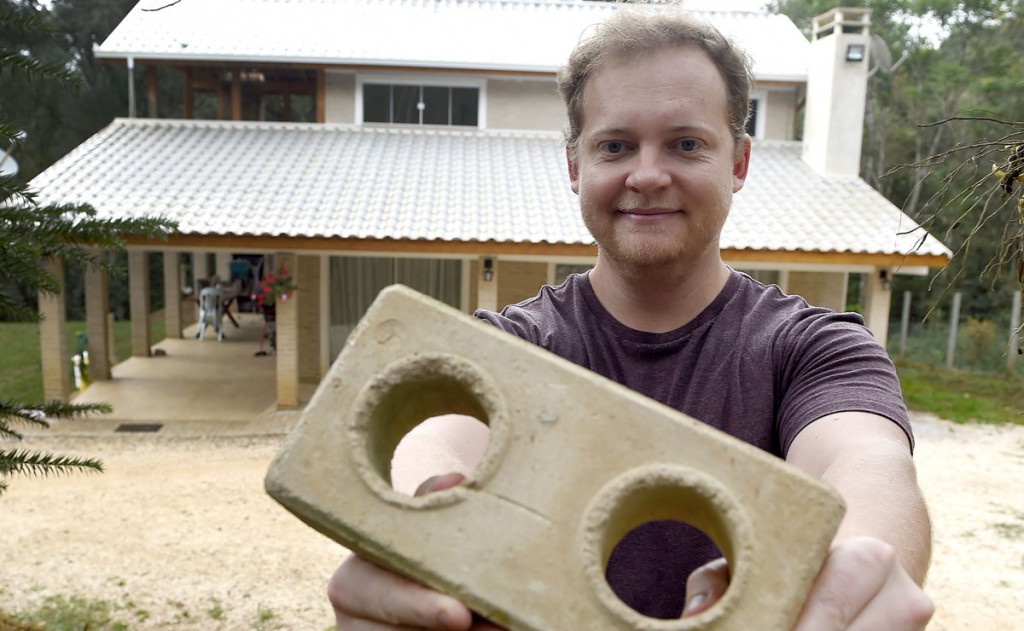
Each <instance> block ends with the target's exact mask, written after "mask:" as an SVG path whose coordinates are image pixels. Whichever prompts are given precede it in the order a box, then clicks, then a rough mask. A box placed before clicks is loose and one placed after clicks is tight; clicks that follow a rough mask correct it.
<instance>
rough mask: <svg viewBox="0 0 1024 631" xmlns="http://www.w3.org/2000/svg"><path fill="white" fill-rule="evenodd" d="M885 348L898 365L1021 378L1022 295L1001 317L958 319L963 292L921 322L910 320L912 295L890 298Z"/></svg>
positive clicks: (997, 315) (959, 317) (1022, 368)
mask: <svg viewBox="0 0 1024 631" xmlns="http://www.w3.org/2000/svg"><path fill="white" fill-rule="evenodd" d="M893 298H894V300H893V313H894V314H898V315H899V316H900V317H899V319H894V320H891V321H890V322H889V339H888V345H887V348H888V349H889V354H890V356H891V357H892V358H893V359H894V360H896V361H905V362H910V363H916V364H927V365H931V366H945V367H947V368H953V369H958V370H971V371H975V372H989V373H1003V374H1006V373H1009V374H1024V357H1022V356H1021V350H1020V330H1019V329H1020V324H1021V320H1020V312H1021V295H1020V293H1019V292H1016V293H1015V294H1014V296H1013V306H1012V307H1011V308H1010V309H1008V310H1006V312H1004V313H991V314H986V315H985V316H984V317H974V316H966V317H964V316H962V315H961V311H960V304H961V294H960V293H959V292H957V293H955V294H953V295H952V296H951V298H950V299H949V304H948V305H944V308H943V309H942V310H936V311H935V312H934V313H933V314H932V315H931V316H929V317H928V318H927V319H925V320H924V321H921V320H920V319H918V320H916V321H915V320H914V319H913V318H911V317H910V315H909V314H910V311H911V309H910V292H905V293H904V294H903V296H901V297H897V296H894V297H893Z"/></svg>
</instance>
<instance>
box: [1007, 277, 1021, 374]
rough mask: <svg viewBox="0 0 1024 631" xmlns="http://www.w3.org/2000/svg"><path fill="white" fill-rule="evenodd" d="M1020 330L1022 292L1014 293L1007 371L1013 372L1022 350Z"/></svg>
mask: <svg viewBox="0 0 1024 631" xmlns="http://www.w3.org/2000/svg"><path fill="white" fill-rule="evenodd" d="M1019 328H1020V290H1017V291H1014V292H1013V311H1011V312H1010V345H1009V346H1008V347H1007V349H1006V369H1007V370H1009V371H1010V372H1013V367H1014V366H1015V365H1016V363H1017V353H1018V351H1019V350H1020V338H1019V336H1018V332H1017V329H1019Z"/></svg>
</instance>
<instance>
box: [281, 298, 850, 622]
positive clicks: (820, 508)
mask: <svg viewBox="0 0 1024 631" xmlns="http://www.w3.org/2000/svg"><path fill="white" fill-rule="evenodd" d="M708 396H714V393H708ZM445 413H456V414H466V415H469V416H473V417H475V418H478V419H480V420H482V421H484V422H485V423H487V424H488V425H489V426H490V428H491V438H490V441H489V443H488V445H487V449H486V452H485V455H484V459H483V461H482V462H481V464H480V465H479V467H478V468H477V470H476V471H475V473H474V474H473V475H472V476H470V477H469V478H468V479H467V480H466V481H465V482H464V483H463V484H461V485H459V486H457V487H455V488H453V489H449V490H446V491H442V492H439V493H435V494H431V495H428V496H424V497H409V496H407V495H403V494H400V493H398V492H397V491H395V490H393V489H392V488H391V484H390V482H389V476H390V461H391V456H392V454H393V453H394V450H395V447H396V445H397V444H398V442H399V441H400V440H401V438H402V437H403V436H404V435H405V434H406V433H408V431H409V430H410V429H411V428H413V427H414V426H416V425H417V424H418V423H420V422H421V421H422V420H424V419H425V418H430V417H433V416H437V415H440V414H445ZM266 488H267V491H268V492H269V493H270V494H271V495H272V496H273V497H274V498H275V499H276V500H277V501H278V502H280V503H281V504H282V505H284V506H285V507H286V508H287V509H288V510H290V511H291V512H293V513H294V514H295V515H296V516H298V517H299V518H300V519H302V520H303V521H305V522H306V523H307V524H309V525H310V526H312V527H313V528H316V529H317V530H319V531H320V532H322V533H323V534H325V535H327V536H328V537H331V538H332V539H334V540H336V541H338V542H340V543H342V544H343V545H345V546H346V547H348V548H349V549H351V550H353V551H354V552H356V553H358V554H360V555H362V556H364V557H366V558H368V559H371V560H373V561H375V562H377V563H379V564H381V565H383V566H386V567H391V568H393V569H395V570H397V571H399V572H401V573H403V574H406V575H408V576H411V577H412V578H414V579H417V580H419V581H421V582H423V583H426V584H428V585H431V586H433V587H435V588H437V589H440V590H442V591H444V592H447V593H449V594H452V595H453V596H456V597H458V598H459V599H461V600H463V601H464V602H466V603H467V604H469V606H470V607H472V608H473V609H474V610H476V611H478V612H480V613H481V614H483V615H484V616H486V617H487V618H489V619H491V620H494V621H495V622H496V623H498V624H501V625H504V626H507V627H509V628H511V629H516V630H531V631H542V630H543V631H564V630H568V629H617V630H627V629H630V630H632V629H641V630H660V631H684V630H691V629H715V630H737V631H738V630H744V631H746V630H749V629H766V630H771V629H779V630H781V629H790V628H791V627H792V625H793V623H794V621H795V620H796V617H797V615H798V614H799V611H800V608H801V604H802V602H803V600H804V598H805V596H806V594H807V592H808V590H809V589H810V586H811V584H812V582H813V580H814V577H815V575H816V574H817V572H818V570H819V568H820V567H821V563H822V561H823V560H824V558H825V555H826V554H827V551H828V548H829V545H830V543H831V540H832V537H833V535H834V533H835V531H836V529H837V528H838V524H839V521H840V519H841V518H842V514H843V505H842V501H841V499H840V498H839V496H838V494H837V493H836V492H835V491H834V490H832V489H831V488H830V487H828V486H827V485H825V484H823V483H822V482H820V481H818V480H816V479H813V478H811V477H810V476H807V475H805V474H803V473H802V472H799V471H797V470H796V469H795V468H793V467H791V466H789V465H787V464H785V463H784V462H783V461H781V460H779V459H777V458H775V457H773V456H770V455H768V454H766V453H764V452H762V451H760V450H758V449H756V448H754V447H751V446H750V445H747V444H746V443H743V442H741V441H738V440H736V439H734V438H732V437H730V436H727V435H725V434H723V433H721V432H719V431H717V430H714V429H712V428H709V427H708V426H706V425H704V424H702V423H700V422H698V421H696V420H694V419H691V418H689V417H687V416H685V415H683V414H680V413H678V412H676V411H674V410H672V409H669V408H668V407H666V406H663V405H661V404H659V403H657V402H655V401H652V400H650V399H648V398H646V397H643V396H641V395H638V394H636V393H635V392H633V391H631V390H628V389H627V388H625V387H623V386H620V385H618V384H616V383H613V382H611V381H608V380H606V379H604V378H602V377H600V376H598V375H596V374H594V373H592V372H590V371H588V370H586V369H583V368H581V367H579V366H576V365H574V364H571V363H570V362H567V361H565V360H563V359H561V358H558V357H556V356H554V355H553V354H551V353H548V352H547V351H544V350H542V349H540V348H537V347H535V346H533V345H531V344H528V343H526V342H523V341H522V340H519V339H516V338H514V337H513V336H510V335H507V334H505V333H503V332H501V331H498V330H497V329H494V328H493V327H491V326H490V325H487V324H484V323H482V322H479V321H476V320H474V319H473V318H471V317H470V316H467V315H465V314H462V313H459V312H458V311H456V310H454V309H451V308H450V307H448V306H445V305H443V304H441V303H440V302H437V301H434V300H432V299H429V298H426V297H424V296H422V295H419V294H417V293H415V292H413V291H412V290H410V289H408V288H404V287H391V288H388V289H387V290H385V291H384V292H382V293H381V295H380V296H379V298H378V299H377V301H376V302H374V304H373V305H372V307H371V308H370V310H369V312H368V313H367V315H366V317H365V318H364V319H363V320H362V322H360V324H359V326H358V327H357V328H356V329H355V330H354V331H353V333H352V335H351V336H350V337H349V339H348V342H347V343H346V345H345V348H344V350H343V352H342V353H341V355H340V356H339V357H338V359H337V361H336V362H335V363H334V365H333V366H332V367H331V370H330V372H329V373H328V375H327V377H326V378H325V379H324V381H323V382H322V383H321V385H320V387H319V389H318V390H317V392H316V394H315V395H314V397H313V399H312V401H311V402H310V404H309V405H308V407H307V408H306V410H305V412H304V414H303V418H302V420H301V421H300V423H299V424H298V425H297V426H296V427H295V429H294V430H293V431H292V433H291V434H290V435H289V436H288V437H287V439H286V441H285V443H284V445H283V446H282V447H281V449H280V451H279V452H278V454H277V455H276V457H275V459H274V461H273V462H272V464H271V466H270V469H269V471H268V473H267V477H266ZM661 519H676V520H681V521H685V522H688V523H690V524H692V525H694V526H697V527H698V528H700V529H701V530H703V531H704V532H705V533H707V534H708V535H709V536H710V537H711V538H712V539H713V540H714V541H715V542H716V543H717V544H718V546H719V548H720V549H721V550H722V551H723V553H724V554H725V556H726V557H727V558H728V559H729V561H730V563H731V568H732V573H733V576H732V583H731V585H730V587H729V590H728V591H727V592H726V595H725V596H724V597H723V598H722V600H721V601H719V602H718V603H717V604H716V605H715V606H714V607H712V608H711V609H709V610H708V611H706V612H704V613H703V614H701V615H699V616H694V617H691V618H685V619H682V620H670V621H666V620H655V619H651V618H647V617H645V616H642V615H640V614H638V613H637V612H635V611H633V610H632V609H630V608H629V607H627V606H626V605H625V604H623V603H622V602H621V601H620V600H619V599H618V598H617V597H616V596H615V595H614V594H613V593H612V591H611V588H610V587H608V584H607V582H606V581H605V579H604V566H605V562H606V560H607V559H608V556H609V554H610V552H611V550H612V548H613V547H614V546H615V545H616V544H617V543H618V541H619V540H620V539H621V538H622V536H623V535H624V534H625V533H627V532H629V531H630V530H631V529H632V528H634V527H636V526H638V525H640V524H642V523H646V522H648V521H652V520H661ZM682 587H683V586H680V589H682Z"/></svg>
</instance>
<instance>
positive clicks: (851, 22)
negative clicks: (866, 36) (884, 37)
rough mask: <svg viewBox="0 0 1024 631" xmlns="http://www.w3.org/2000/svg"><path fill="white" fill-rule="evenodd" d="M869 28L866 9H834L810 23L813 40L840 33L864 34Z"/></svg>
mask: <svg viewBox="0 0 1024 631" xmlns="http://www.w3.org/2000/svg"><path fill="white" fill-rule="evenodd" d="M870 27H871V9H869V8H867V7H836V8H835V9H830V10H828V11H826V12H825V13H822V14H821V15H819V16H818V17H816V18H814V19H813V21H812V28H811V31H812V32H813V34H814V39H821V38H823V37H828V36H829V35H832V34H833V33H835V32H836V31H837V30H838V31H839V32H840V33H866V32H867V31H868V30H869V29H870Z"/></svg>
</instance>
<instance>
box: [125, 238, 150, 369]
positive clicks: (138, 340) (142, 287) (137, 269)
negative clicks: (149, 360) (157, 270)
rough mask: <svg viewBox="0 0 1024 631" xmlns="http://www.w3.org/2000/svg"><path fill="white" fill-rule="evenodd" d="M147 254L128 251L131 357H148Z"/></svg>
mask: <svg viewBox="0 0 1024 631" xmlns="http://www.w3.org/2000/svg"><path fill="white" fill-rule="evenodd" d="M148 257H149V253H148V252H146V251H145V250H129V251H128V313H129V316H128V317H129V318H130V319H131V323H132V327H131V328H132V356H133V357H149V353H150V350H149V347H150V335H149V258H148Z"/></svg>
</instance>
